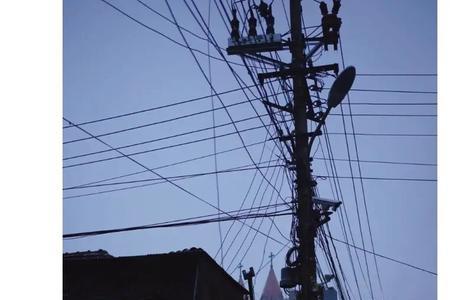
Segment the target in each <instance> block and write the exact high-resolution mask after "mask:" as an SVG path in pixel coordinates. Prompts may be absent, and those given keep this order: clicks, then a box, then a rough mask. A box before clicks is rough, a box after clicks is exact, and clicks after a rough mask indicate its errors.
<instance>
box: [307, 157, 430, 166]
mask: <svg viewBox="0 0 450 300" xmlns="http://www.w3.org/2000/svg"><path fill="white" fill-rule="evenodd" d="M314 159H318V160H331V159H330V158H325V157H314ZM333 160H335V161H349V160H348V159H346V158H333ZM350 161H351V162H357V160H354V159H350ZM359 162H362V163H374V164H393V165H411V166H430V167H435V166H437V164H433V163H420V162H406V161H404V162H402V161H389V160H362V159H360V160H359Z"/></svg>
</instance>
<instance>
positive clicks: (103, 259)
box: [63, 248, 248, 300]
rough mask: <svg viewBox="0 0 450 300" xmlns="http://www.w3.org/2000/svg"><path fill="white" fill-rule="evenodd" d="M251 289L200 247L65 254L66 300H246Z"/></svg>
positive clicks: (64, 279) (64, 292)
mask: <svg viewBox="0 0 450 300" xmlns="http://www.w3.org/2000/svg"><path fill="white" fill-rule="evenodd" d="M247 294H248V291H247V290H246V289H245V288H244V287H242V286H241V285H240V284H239V283H238V282H236V281H235V280H234V279H233V278H232V277H231V276H230V275H229V274H228V273H226V272H225V270H223V269H222V268H221V267H220V266H219V265H218V264H217V263H216V262H215V261H214V259H212V258H211V257H210V256H209V255H208V254H207V253H206V252H205V251H203V250H202V249H198V248H191V249H186V250H183V251H178V252H170V253H166V254H152V255H143V256H129V257H113V256H112V255H110V254H109V253H108V252H106V251H104V250H99V251H86V252H76V253H66V254H64V255H63V299H64V300H102V299H105V300H106V299H108V300H175V299H176V300H188V299H189V300H192V299H194V300H210V299H217V300H242V299H243V298H244V296H245V295H247Z"/></svg>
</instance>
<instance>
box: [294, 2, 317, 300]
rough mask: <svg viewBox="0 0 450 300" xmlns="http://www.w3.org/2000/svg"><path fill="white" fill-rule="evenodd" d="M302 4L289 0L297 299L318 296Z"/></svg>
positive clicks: (308, 99) (308, 97)
mask: <svg viewBox="0 0 450 300" xmlns="http://www.w3.org/2000/svg"><path fill="white" fill-rule="evenodd" d="M301 12H302V6H301V3H300V0H290V13H291V53H292V61H291V67H292V68H294V69H295V70H298V71H297V72H294V74H293V75H292V81H293V102H294V126H295V149H294V154H295V170H296V173H297V178H296V190H297V199H296V200H297V211H296V215H297V218H298V220H299V221H300V224H299V226H298V227H297V236H298V238H299V250H300V251H299V252H300V259H299V266H298V268H297V269H298V270H299V273H300V274H299V281H300V285H301V287H302V288H301V291H300V299H305V300H306V299H308V300H309V299H311V300H312V299H317V294H316V293H315V292H314V289H315V287H316V285H317V283H316V254H315V249H314V237H315V235H316V228H315V226H314V224H313V214H314V211H313V205H312V188H313V186H312V185H313V181H312V180H311V169H310V161H309V153H308V152H309V151H308V141H309V139H308V127H307V118H306V106H307V103H310V102H311V98H310V95H309V90H308V85H307V82H306V77H305V75H306V74H305V71H304V70H305V69H306V62H305V55H304V50H305V41H304V37H303V35H302V27H301V23H302V22H301Z"/></svg>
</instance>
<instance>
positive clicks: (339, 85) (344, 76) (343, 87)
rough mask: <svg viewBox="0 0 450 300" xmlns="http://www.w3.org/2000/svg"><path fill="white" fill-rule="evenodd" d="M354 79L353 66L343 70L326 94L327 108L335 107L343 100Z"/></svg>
mask: <svg viewBox="0 0 450 300" xmlns="http://www.w3.org/2000/svg"><path fill="white" fill-rule="evenodd" d="M355 77H356V69H355V67H353V66H350V67H347V68H345V70H344V71H342V72H341V74H339V75H338V77H337V78H336V80H335V81H334V82H333V85H332V86H331V88H330V92H329V93H328V100H327V102H328V106H329V107H336V106H338V105H339V103H341V102H342V100H344V98H345V96H346V95H347V93H348V91H350V88H351V87H352V85H353V81H355Z"/></svg>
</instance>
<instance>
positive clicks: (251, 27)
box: [248, 10, 257, 36]
mask: <svg viewBox="0 0 450 300" xmlns="http://www.w3.org/2000/svg"><path fill="white" fill-rule="evenodd" d="M256 25H257V21H256V18H255V16H254V15H253V11H252V10H250V18H249V19H248V28H249V29H248V35H249V36H256V35H257V32H256Z"/></svg>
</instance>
